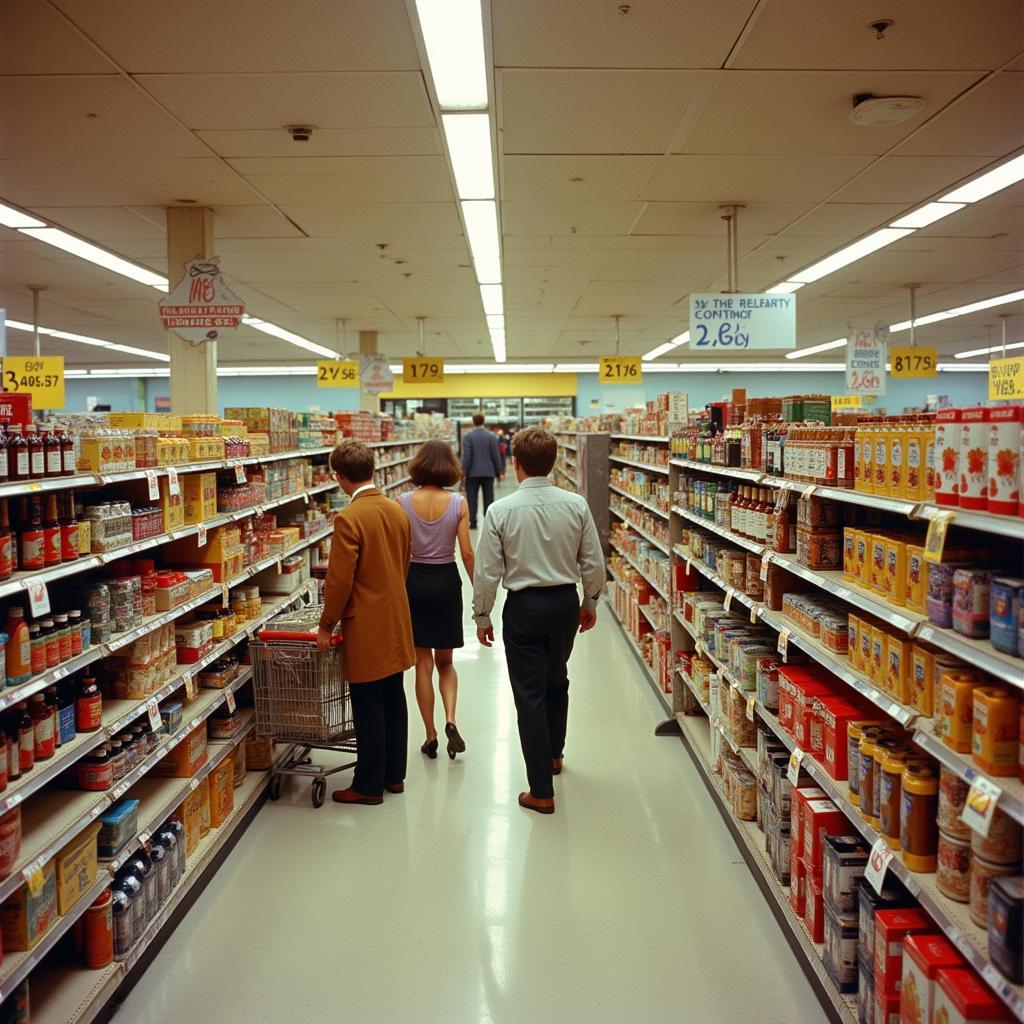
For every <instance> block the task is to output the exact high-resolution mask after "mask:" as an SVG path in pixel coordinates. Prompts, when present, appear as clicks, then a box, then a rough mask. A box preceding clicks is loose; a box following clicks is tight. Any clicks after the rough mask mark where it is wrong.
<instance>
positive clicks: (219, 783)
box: [209, 757, 235, 828]
mask: <svg viewBox="0 0 1024 1024" xmlns="http://www.w3.org/2000/svg"><path fill="white" fill-rule="evenodd" d="M209 779H210V826H211V828H220V826H221V825H223V824H224V822H225V821H226V820H227V819H228V818H229V817H230V816H231V812H232V811H233V810H234V807H235V762H234V760H233V759H232V758H231V757H225V758H224V760H223V761H221V762H220V763H219V764H218V765H217V766H216V767H215V768H214V769H213V771H212V772H210V775H209Z"/></svg>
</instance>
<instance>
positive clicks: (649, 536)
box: [609, 505, 668, 555]
mask: <svg viewBox="0 0 1024 1024" xmlns="http://www.w3.org/2000/svg"><path fill="white" fill-rule="evenodd" d="M609 511H610V512H611V513H612V515H614V516H617V517H618V518H619V519H621V520H622V521H623V522H624V523H625V524H626V525H627V526H628V527H629V528H630V529H631V530H636V532H637V533H639V534H640V536H641V537H643V538H644V540H646V541H647V542H648V543H649V544H653V545H654V546H655V547H656V548H659V549H660V550H661V551H664V552H665V554H666V555H667V554H668V545H667V544H666V543H665V542H664V541H663V540H658V538H657V537H655V536H654V534H653V533H648V532H647V530H645V529H644V528H643V527H642V526H639V525H638V524H637V523H634V522H633V520H632V519H630V518H629V516H627V515H626V514H625V512H623V511H622V509H619V508H616V507H615V506H614V505H611V506H609Z"/></svg>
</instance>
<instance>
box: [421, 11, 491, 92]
mask: <svg viewBox="0 0 1024 1024" xmlns="http://www.w3.org/2000/svg"><path fill="white" fill-rule="evenodd" d="M416 14H417V16H418V17H419V19H420V29H421V30H422V32H423V44H424V46H425V47H426V50H427V60H428V62H429V63H430V74H431V76H432V77H433V79H434V89H435V90H436V91H437V102H438V103H440V105H441V107H442V109H445V110H486V109H487V67H486V63H485V61H484V26H483V19H482V16H481V13H480V0H416Z"/></svg>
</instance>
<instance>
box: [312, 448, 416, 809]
mask: <svg viewBox="0 0 1024 1024" xmlns="http://www.w3.org/2000/svg"><path fill="white" fill-rule="evenodd" d="M330 466H331V469H332V470H333V472H334V475H335V478H336V479H337V481H338V485H339V486H340V487H341V489H342V490H343V491H344V492H345V493H346V494H347V495H348V496H349V497H350V498H351V499H352V500H351V501H350V502H349V504H348V505H347V506H346V507H345V508H344V509H342V511H341V512H339V513H338V515H337V516H335V519H334V538H333V542H332V544H331V558H330V562H329V563H328V566H327V581H326V583H325V584H324V608H323V613H322V614H321V616H320V631H319V633H318V635H317V642H318V643H319V645H320V649H321V650H324V649H326V648H327V647H329V646H330V643H331V637H332V632H333V629H334V626H335V625H336V624H337V623H338V622H339V621H340V622H341V624H342V632H343V639H344V644H345V677H346V679H347V680H348V682H349V684H350V685H349V692H350V693H351V695H352V720H353V725H354V726H355V731H356V742H357V744H358V747H359V761H358V764H357V765H356V770H355V774H354V776H353V778H352V785H351V786H349V787H348V789H339V790H336V791H335V792H334V794H333V798H334V800H336V801H337V802H338V803H342V804H379V803H381V802H382V801H383V799H384V796H383V794H384V790H385V789H387V791H388V792H389V793H401V792H402V791H403V790H404V789H405V769H406V760H407V747H408V742H409V714H408V709H407V707H406V703H405V691H404V690H403V689H402V673H403V672H404V671H405V670H406V669H407V668H409V667H410V666H411V665H413V664H414V662H415V660H416V657H415V654H414V653H413V643H412V622H411V621H410V617H409V599H408V597H407V596H406V591H405V576H406V571H407V569H408V567H409V559H410V557H411V554H412V545H411V537H410V528H409V519H408V517H407V516H406V515H405V513H403V512H402V510H401V509H400V508H399V507H398V506H397V505H396V504H395V503H394V502H393V501H390V500H389V499H388V498H386V497H384V495H383V494H381V492H380V491H378V490H377V488H376V487H375V486H374V483H373V453H372V452H371V451H370V449H369V448H367V447H366V446H365V445H362V444H360V443H359V442H358V441H343V442H342V443H341V444H340V445H338V447H337V448H335V449H334V451H333V452H331V458H330Z"/></svg>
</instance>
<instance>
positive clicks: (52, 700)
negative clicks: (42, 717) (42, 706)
mask: <svg viewBox="0 0 1024 1024" xmlns="http://www.w3.org/2000/svg"><path fill="white" fill-rule="evenodd" d="M43 700H45V701H46V707H47V710H48V711H49V712H50V715H51V716H52V717H53V744H54V748H55V749H57V748H59V747H60V745H61V744H62V743H63V742H64V741H63V740H62V739H61V738H60V702H59V701H58V700H57V687H56V686H48V687H47V688H46V689H45V690H44V691H43Z"/></svg>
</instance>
